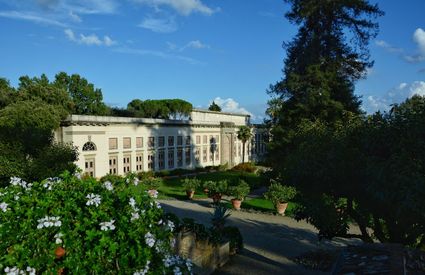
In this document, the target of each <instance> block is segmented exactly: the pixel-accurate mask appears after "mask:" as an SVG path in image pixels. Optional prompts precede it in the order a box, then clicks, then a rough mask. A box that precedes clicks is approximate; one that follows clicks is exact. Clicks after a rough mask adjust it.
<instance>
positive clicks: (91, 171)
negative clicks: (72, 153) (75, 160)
mask: <svg viewBox="0 0 425 275" xmlns="http://www.w3.org/2000/svg"><path fill="white" fill-rule="evenodd" d="M84 166H85V168H86V169H85V170H84V174H86V175H88V176H90V177H95V176H96V174H95V166H94V158H91V159H86V160H85V164H84Z"/></svg>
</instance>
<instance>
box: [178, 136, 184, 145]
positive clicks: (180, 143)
mask: <svg viewBox="0 0 425 275" xmlns="http://www.w3.org/2000/svg"><path fill="white" fill-rule="evenodd" d="M182 145H183V137H182V136H177V146H182Z"/></svg>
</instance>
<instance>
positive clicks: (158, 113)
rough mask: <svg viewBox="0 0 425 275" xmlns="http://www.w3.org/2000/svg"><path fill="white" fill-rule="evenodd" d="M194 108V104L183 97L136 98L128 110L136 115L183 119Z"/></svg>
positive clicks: (129, 104) (128, 106)
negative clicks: (143, 99) (160, 98)
mask: <svg viewBox="0 0 425 275" xmlns="http://www.w3.org/2000/svg"><path fill="white" fill-rule="evenodd" d="M192 108H193V107H192V104H190V103H189V102H187V101H184V100H182V99H162V100H149V99H148V100H145V101H142V100H140V99H134V100H132V101H131V102H130V103H128V105H127V110H128V111H129V112H130V113H133V114H134V116H136V117H147V118H162V119H171V118H173V119H183V118H185V117H188V116H189V115H190V112H192Z"/></svg>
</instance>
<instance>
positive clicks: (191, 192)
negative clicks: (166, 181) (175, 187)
mask: <svg viewBox="0 0 425 275" xmlns="http://www.w3.org/2000/svg"><path fill="white" fill-rule="evenodd" d="M186 195H187V197H188V199H189V200H191V199H193V195H195V190H186Z"/></svg>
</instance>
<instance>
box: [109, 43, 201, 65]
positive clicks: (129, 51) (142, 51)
mask: <svg viewBox="0 0 425 275" xmlns="http://www.w3.org/2000/svg"><path fill="white" fill-rule="evenodd" d="M113 51H114V52H118V53H125V54H133V55H140V56H154V57H159V58H162V59H176V60H180V61H184V62H186V63H189V64H192V65H204V63H202V62H200V61H198V60H196V59H193V58H191V57H187V56H182V55H174V54H169V53H165V52H162V51H157V50H147V49H134V48H128V47H121V48H117V49H113Z"/></svg>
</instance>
